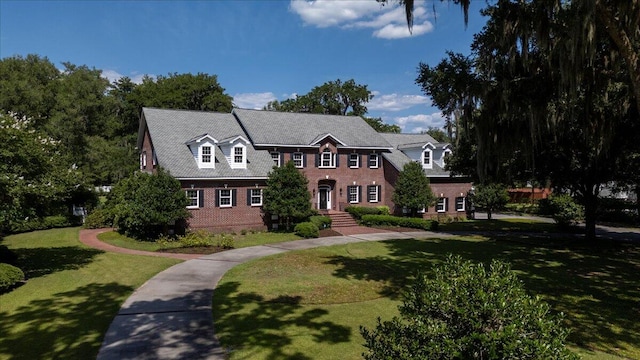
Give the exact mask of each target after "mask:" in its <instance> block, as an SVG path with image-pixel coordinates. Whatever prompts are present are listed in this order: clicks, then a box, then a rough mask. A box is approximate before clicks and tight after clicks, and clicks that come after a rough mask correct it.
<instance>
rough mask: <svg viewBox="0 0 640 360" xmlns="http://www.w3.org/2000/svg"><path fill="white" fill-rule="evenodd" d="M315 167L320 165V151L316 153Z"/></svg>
mask: <svg viewBox="0 0 640 360" xmlns="http://www.w3.org/2000/svg"><path fill="white" fill-rule="evenodd" d="M316 167H320V153H317V154H316Z"/></svg>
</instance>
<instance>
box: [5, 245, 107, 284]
mask: <svg viewBox="0 0 640 360" xmlns="http://www.w3.org/2000/svg"><path fill="white" fill-rule="evenodd" d="M13 252H15V253H16V255H18V267H20V268H21V269H22V271H24V274H25V276H26V277H27V279H33V278H36V277H40V276H44V275H47V274H51V273H54V272H58V271H63V270H75V269H79V268H81V267H83V266H85V265H89V264H90V263H91V262H93V259H94V257H95V256H96V255H99V254H102V253H103V251H101V250H96V249H88V248H82V247H80V246H65V247H54V248H20V249H15V250H13Z"/></svg>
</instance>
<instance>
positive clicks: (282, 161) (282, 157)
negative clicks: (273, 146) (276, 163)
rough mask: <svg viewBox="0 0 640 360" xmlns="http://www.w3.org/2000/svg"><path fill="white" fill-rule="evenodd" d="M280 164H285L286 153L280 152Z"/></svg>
mask: <svg viewBox="0 0 640 360" xmlns="http://www.w3.org/2000/svg"><path fill="white" fill-rule="evenodd" d="M280 166H284V153H280Z"/></svg>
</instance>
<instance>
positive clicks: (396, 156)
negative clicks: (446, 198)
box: [380, 134, 450, 177]
mask: <svg viewBox="0 0 640 360" xmlns="http://www.w3.org/2000/svg"><path fill="white" fill-rule="evenodd" d="M380 135H381V136H382V137H384V139H385V140H387V142H389V144H391V146H393V149H392V150H391V153H384V154H382V156H384V157H385V158H386V159H387V160H388V161H389V162H390V163H391V165H393V167H395V168H396V169H398V171H400V170H402V168H403V167H404V165H405V164H407V163H409V162H411V161H416V160H417V159H416V160H414V159H411V158H410V157H409V156H407V155H406V154H405V153H404V152H403V150H404V151H407V150H410V149H416V150H418V151H423V150H424V149H425V148H427V147H428V148H430V149H437V148H438V147H441V148H442V146H445V145H446V146H448V145H449V144H447V143H438V142H437V141H436V140H435V139H434V138H433V137H431V136H430V135H429V134H380ZM424 173H425V174H426V175H427V176H428V177H445V176H449V175H450V173H449V172H448V171H446V170H445V169H443V168H442V167H441V166H440V165H438V164H437V163H436V162H434V161H432V168H430V169H424Z"/></svg>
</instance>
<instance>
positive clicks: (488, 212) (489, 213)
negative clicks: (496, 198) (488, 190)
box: [487, 208, 491, 220]
mask: <svg viewBox="0 0 640 360" xmlns="http://www.w3.org/2000/svg"><path fill="white" fill-rule="evenodd" d="M487 219H488V220H491V209H490V208H489V209H487Z"/></svg>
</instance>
